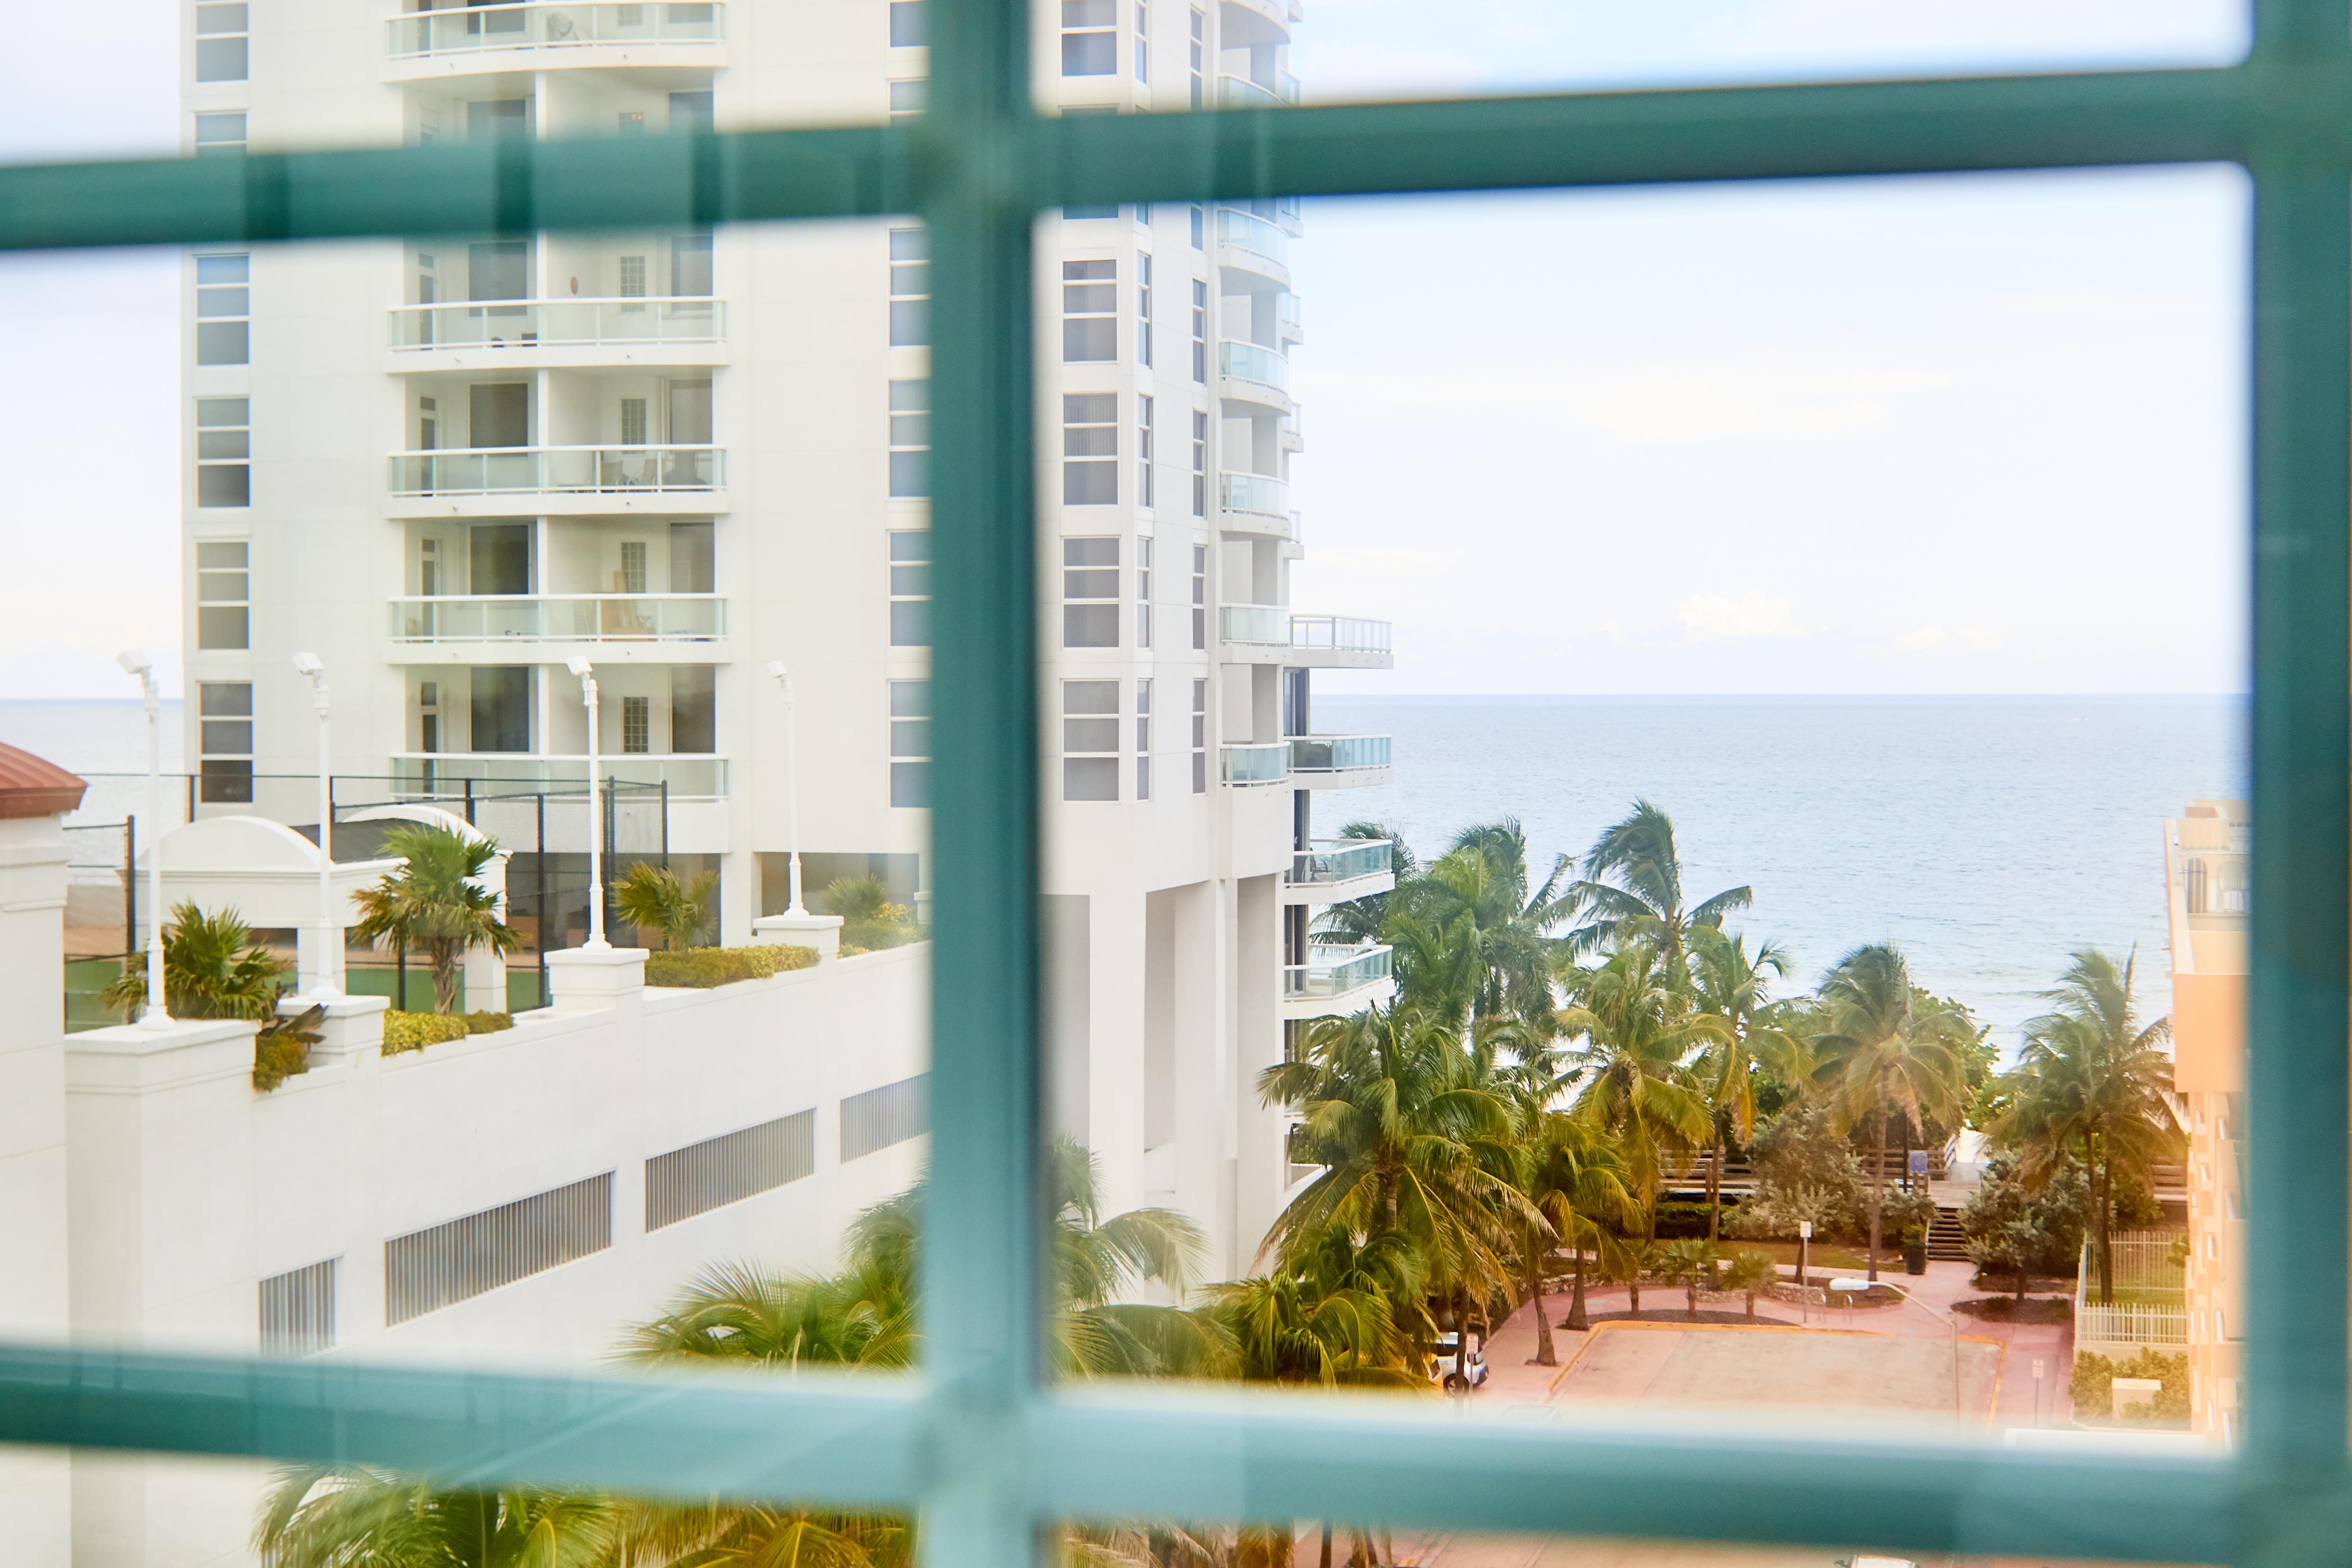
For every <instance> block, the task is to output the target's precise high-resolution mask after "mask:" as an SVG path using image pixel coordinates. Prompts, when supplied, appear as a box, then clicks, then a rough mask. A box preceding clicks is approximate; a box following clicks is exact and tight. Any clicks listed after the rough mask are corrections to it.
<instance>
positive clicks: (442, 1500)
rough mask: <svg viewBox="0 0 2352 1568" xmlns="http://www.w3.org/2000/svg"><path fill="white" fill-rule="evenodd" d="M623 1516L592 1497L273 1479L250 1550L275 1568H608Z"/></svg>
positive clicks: (387, 1478) (309, 1474)
mask: <svg viewBox="0 0 2352 1568" xmlns="http://www.w3.org/2000/svg"><path fill="white" fill-rule="evenodd" d="M622 1512H623V1510H622V1509H621V1508H620V1506H619V1505H617V1504H615V1503H614V1502H613V1501H612V1500H610V1499H607V1498H604V1497H599V1496H595V1495H593V1494H588V1495H583V1494H580V1493H573V1492H553V1491H540V1490H536V1489H529V1488H520V1487H518V1488H512V1489H506V1490H500V1491H488V1492H484V1491H470V1490H458V1491H446V1490H438V1489H436V1488H435V1487H434V1486H433V1484H432V1483H431V1482H429V1481H422V1480H419V1479H416V1478H415V1477H413V1476H400V1475H395V1474H394V1473H392V1472H390V1471H387V1470H379V1469H374V1468H367V1467H360V1466H352V1467H344V1468H311V1467H295V1468H288V1469H283V1470H280V1471H279V1472H278V1480H277V1484H276V1485H274V1486H273V1487H271V1488H270V1489H269V1492H268V1496H267V1497H266V1498H265V1499H264V1500H263V1503H262V1510H261V1517H260V1521H259V1523H258V1525H257V1528H256V1530H255V1531H254V1544H255V1546H256V1547H257V1549H258V1551H259V1552H260V1554H261V1558H262V1560H263V1561H264V1562H267V1563H272V1564H274V1565H275V1568H361V1565H362V1564H363V1565H364V1568H605V1565H606V1564H608V1563H611V1562H612V1561H613V1560H614V1553H615V1552H616V1551H617V1550H618V1549H619V1547H620V1544H621V1540H622V1531H621V1516H622Z"/></svg>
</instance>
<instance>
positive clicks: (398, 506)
mask: <svg viewBox="0 0 2352 1568" xmlns="http://www.w3.org/2000/svg"><path fill="white" fill-rule="evenodd" d="M726 457H727V454H726V451H725V450H724V448H721V447H469V448H465V449H462V450H457V451H441V452H397V453H394V455H393V458H392V464H391V480H390V485H391V490H392V504H391V506H390V507H389V509H388V510H387V513H386V515H388V516H392V517H499V516H506V515H509V514H510V513H513V512H515V511H517V510H523V511H533V510H536V511H557V512H563V513H566V514H568V515H572V516H599V515H610V514H625V513H630V512H646V511H667V512H677V511H685V512H690V513H703V512H720V511H725V510H727V503H726V500H725V499H724V496H723V494H722V492H723V490H724V489H725V487H726V468H727V465H726Z"/></svg>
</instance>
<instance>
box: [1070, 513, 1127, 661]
mask: <svg viewBox="0 0 2352 1568" xmlns="http://www.w3.org/2000/svg"><path fill="white" fill-rule="evenodd" d="M1062 646H1063V647H1118V540H1117V539H1116V538H1112V537H1103V538H1097V539H1065V540H1064V541H1062Z"/></svg>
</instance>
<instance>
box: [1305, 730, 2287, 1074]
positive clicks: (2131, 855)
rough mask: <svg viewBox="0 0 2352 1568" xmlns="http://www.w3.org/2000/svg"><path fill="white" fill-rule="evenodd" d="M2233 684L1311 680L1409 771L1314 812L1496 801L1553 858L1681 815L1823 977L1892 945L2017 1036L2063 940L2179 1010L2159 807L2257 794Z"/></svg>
mask: <svg viewBox="0 0 2352 1568" xmlns="http://www.w3.org/2000/svg"><path fill="white" fill-rule="evenodd" d="M2245 717H2246V709H2245V704H2244V700H2242V699H2239V698H2226V697H2112V698H2109V697H2100V698H2053V697H1932V698H1910V697H1816V698H1801V697H1797V698H1784V697H1622V698H1607V697H1594V698H1570V697H1541V698H1502V697H1462V698H1442V697H1424V698H1369V697H1338V696H1333V697H1320V696H1318V698H1317V699H1316V701H1315V728H1316V729H1317V730H1318V731H1322V732H1326V733H1332V734H1389V735H1392V736H1394V737H1395V759H1396V766H1395V773H1394V781H1395V782H1394V783H1393V784H1390V785H1388V786H1385V787H1382V788H1378V789H1362V790H1349V791H1337V790H1335V791H1329V792H1326V793H1322V794H1318V795H1317V797H1316V800H1315V820H1316V832H1317V834H1318V836H1326V835H1328V834H1330V833H1332V832H1334V831H1336V830H1337V829H1338V827H1339V826H1340V825H1341V824H1342V823H1344V822H1348V821H1350V820H1355V819H1360V818H1365V819H1370V820H1373V821H1378V822H1384V823H1390V824H1393V825H1394V826H1396V827H1398V828H1399V829H1400V830H1401V831H1402V836H1403V837H1404V840H1405V842H1406V843H1408V844H1410V845H1412V847H1413V850H1414V852H1415V853H1416V854H1418V855H1421V856H1423V858H1427V857H1429V856H1431V855H1433V854H1434V853H1436V852H1438V851H1441V850H1442V849H1443V848H1444V846H1445V843H1446V841H1447V840H1448V839H1449V838H1450V837H1452V836H1453V835H1454V833H1456V832H1457V831H1459V830H1460V829H1461V828H1463V827H1465V826H1468V825H1470V824H1472V823H1476V822H1485V821H1491V820H1492V819H1494V818H1496V817H1499V816H1517V817H1518V819H1519V820H1520V822H1521V824H1522V825H1523V826H1524V827H1525V828H1526V831H1527V836H1528V849H1529V857H1528V858H1529V860H1530V862H1531V863H1533V864H1534V866H1535V870H1536V875H1537V877H1538V879H1540V878H1541V877H1542V876H1543V875H1544V873H1545V872H1546V871H1548V870H1549V868H1550V866H1551V863H1552V860H1553V858H1555V857H1556V856H1558V855H1560V854H1562V853H1570V854H1574V855H1577V856H1579V857H1580V856H1581V855H1582V854H1583V853H1584V851H1585V850H1586V849H1588V848H1589V847H1591V844H1592V841H1593V839H1594V838H1595V837H1597V836H1598V835H1599V834H1600V832H1601V829H1602V828H1604V827H1606V826H1608V825H1609V824H1610V823H1612V822H1615V821H1617V820H1619V819H1620V818H1622V816H1624V815H1625V814H1626V811H1627V810H1628V808H1629V807H1630V806H1631V805H1632V804H1633V801H1634V800H1635V799H1636V798H1637V797H1641V798H1646V799H1648V800H1651V801H1653V802H1654V803H1655V804H1657V805H1660V806H1663V807H1664V809H1665V810H1666V811H1667V812H1668V813H1669V814H1671V815H1672V816H1673V817H1674V819H1675V831H1676V842H1677V844H1678V846H1679V847H1680V849H1681V853H1682V858H1683V862H1684V867H1685V873H1684V875H1685V894H1686V897H1687V898H1688V899H1689V900H1691V901H1693V902H1696V900H1699V899H1702V898H1705V897H1707V896H1708V895H1711V894H1713V893H1716V892H1718V891H1720V890H1722V889H1726V888H1730V887H1737V886H1739V885H1740V884H1742V883H1745V884H1748V886H1751V887H1752V888H1754V889H1755V894H1756V902H1755V905H1754V907H1753V908H1752V909H1749V910H1745V911H1742V912H1741V913H1739V914H1738V915H1736V916H1734V917H1733V918H1732V920H1731V921H1729V922H1728V923H1729V924H1730V925H1731V926H1732V928H1733V929H1735V930H1744V931H1748V932H1749V933H1751V934H1752V935H1754V936H1759V937H1768V938H1769V939H1771V940H1772V941H1775V942H1780V944H1781V945H1782V946H1784V947H1785V948H1787V949H1788V951H1789V953H1790V958H1791V960H1792V966H1791V973H1790V988H1791V989H1792V990H1797V989H1803V988H1805V987H1809V986H1810V985H1811V984H1812V983H1813V981H1814V980H1815V979H1816V978H1818V976H1819V975H1820V973H1821V972H1822V970H1823V969H1824V968H1826V967H1827V966H1828V965H1830V964H1831V963H1833V962H1835V960H1836V959H1837V957H1838V955H1839V954H1841V953H1843V952H1845V951H1847V950H1848V949H1849V948H1852V947H1853V946H1854V945H1855V944H1857V943H1860V942H1875V941H1880V940H1892V941H1893V942H1896V943H1897V944H1899V945H1900V946H1901V947H1902V948H1903V950H1904V952H1906V954H1907V955H1908V957H1909V959H1910V961H1911V965H1912V970H1913V973H1915V974H1916V976H1917V978H1918V981H1919V983H1920V984H1924V985H1926V986H1927V987H1928V988H1929V989H1931V990H1934V991H1936V992H1937V993H1939V994H1948V995H1951V996H1954V997H1957V998H1958V999H1959V1000H1960V1001H1963V1002H1966V1003H1967V1004H1968V1005H1969V1006H1970V1007H1972V1008H1974V1009H1975V1010H1976V1012H1977V1014H1978V1016H1979V1017H1980V1018H1982V1019H1983V1020H1984V1021H1986V1022H1988V1023H1990V1024H1991V1025H1993V1026H1994V1038H1995V1039H1996V1040H1997V1041H1999V1042H2000V1044H2001V1045H2002V1046H2003V1047H2004V1049H2009V1048H2013V1047H2014V1045H2015V1037H2016V1030H2017V1026H2018V1025H2019V1024H2021V1022H2023V1021H2024V1020H2025V1019H2026V1018H2029V1017H2031V1016H2033V1015H2034V1014H2035V1013H2037V1012H2039V1011H2041V1010H2042V1007H2041V1002H2040V999H2039V997H2038V996H2037V995H2036V994H2035V993H2037V992H2039V991H2041V990H2042V989H2044V988H2046V987H2048V986H2049V985H2050V984H2052V983H2053V981H2055V980H2056V979H2057V977H2058V975H2059V974H2060V973H2061V972H2062V971H2063V969H2064V967H2065V965H2066V962H2067V955H2068V954H2069V953H2070V952H2074V950H2076V949H2078V948H2081V947H2085V946H2093V947H2099V948H2103V949H2105V950H2106V951H2108V952H2113V953H2114V954H2116V956H2117V957H2118V958H2120V957H2122V956H2123V955H2124V954H2125V953H2126V952H2129V951H2131V950H2132V949H2133V948H2134V946H2135V945H2137V950H2138V956H2139V969H2138V976H2139V978H2138V981H2137V989H2139V990H2140V992H2141V994H2143V995H2144V997H2145V1002H2144V1004H2143V1005H2144V1008H2145V1010H2146V1012H2147V1016H2160V1015H2161V1014H2162V1013H2164V1012H2165V1011H2167V1010H2168V1008H2169V1007H2170V1005H2171V1001H2170V991H2169V987H2168V979H2169V975H2170V970H2169V968H2168V960H2167V956H2166V951H2165V911H2164V861H2163V854H2162V848H2161V838H2160V835H2161V830H2162V829H2161V823H2162V819H2163V818H2164V817H2166V816H2178V815H2179V812H2180V809H2181V807H2182V806H2183V805H2185V804H2186V803H2187V802H2189V801H2190V800H2193V799H2210V798H2217V797H2219V798H2237V797H2242V795H2244V794H2245V791H2246V783H2245V779H2246V762H2245V754H2246V753H2245V738H2244V724H2245Z"/></svg>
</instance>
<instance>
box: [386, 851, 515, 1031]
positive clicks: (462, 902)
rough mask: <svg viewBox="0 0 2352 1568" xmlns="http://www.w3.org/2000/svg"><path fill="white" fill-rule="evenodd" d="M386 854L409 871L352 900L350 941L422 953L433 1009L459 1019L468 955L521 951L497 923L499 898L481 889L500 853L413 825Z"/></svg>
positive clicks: (511, 933)
mask: <svg viewBox="0 0 2352 1568" xmlns="http://www.w3.org/2000/svg"><path fill="white" fill-rule="evenodd" d="M383 847H384V853H385V854H387V855H395V856H398V857H399V858H401V859H402V861H403V862H404V864H403V865H402V866H401V868H400V869H399V870H397V871H394V873H393V874H392V875H391V876H389V877H386V878H385V879H383V881H382V882H381V883H379V884H377V885H376V886H375V887H373V888H366V889H362V890H360V891H359V892H357V893H354V894H353V895H352V901H353V902H354V903H356V904H358V905H359V908H360V917H361V918H360V922H359V924H357V925H356V926H354V927H352V935H354V936H356V937H357V938H359V940H361V941H362V942H373V943H374V944H375V945H376V946H378V947H390V946H398V947H401V948H404V949H405V948H412V947H414V948H421V949H423V950H424V952H425V962H426V963H427V964H428V965H429V966H430V967H431V969H432V971H433V1003H434V1008H435V1010H436V1012H440V1013H444V1014H446V1013H455V1012H457V1010H458V1009H457V982H458V973H457V970H458V965H459V964H461V963H464V962H465V958H466V954H467V952H471V951H472V950H473V949H475V948H478V947H487V948H488V949H489V950H490V951H491V952H513V951H514V950H515V949H516V948H518V947H520V946H521V945H522V939H521V938H520V936H518V935H517V934H516V933H515V931H514V928H513V927H511V926H509V925H508V924H507V923H506V921H503V920H501V919H500V918H499V900H498V898H497V896H496V895H495V894H493V893H491V892H490V891H489V889H487V888H485V887H483V886H482V883H481V875H482V870H483V868H485V867H487V866H488V864H489V863H490V860H491V858H492V857H493V856H495V855H496V854H497V853H498V846H497V845H496V844H494V843H492V842H491V841H490V840H489V839H488V838H483V837H467V836H466V835H464V834H462V833H457V832H455V831H452V830H451V829H449V828H446V827H422V826H415V827H395V828H394V829H393V830H392V831H391V832H390V833H387V834H385V835H384V839H383ZM402 1000H403V1001H406V1000H407V998H405V997H403V998H402Z"/></svg>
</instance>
